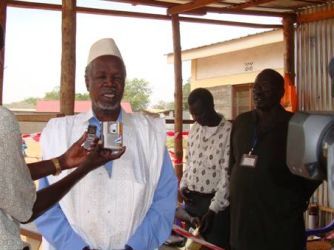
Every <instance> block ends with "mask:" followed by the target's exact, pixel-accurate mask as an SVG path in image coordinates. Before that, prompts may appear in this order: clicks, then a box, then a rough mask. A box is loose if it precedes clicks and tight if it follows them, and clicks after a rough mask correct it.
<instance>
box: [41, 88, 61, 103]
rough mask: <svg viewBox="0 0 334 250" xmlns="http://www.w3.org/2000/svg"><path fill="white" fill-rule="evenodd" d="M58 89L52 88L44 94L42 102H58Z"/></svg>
mask: <svg viewBox="0 0 334 250" xmlns="http://www.w3.org/2000/svg"><path fill="white" fill-rule="evenodd" d="M59 93H60V87H59V86H57V87H54V88H53V90H51V91H50V92H46V93H45V96H44V97H43V100H59V96H60V94H59Z"/></svg>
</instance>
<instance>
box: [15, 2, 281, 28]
mask: <svg viewBox="0 0 334 250" xmlns="http://www.w3.org/2000/svg"><path fill="white" fill-rule="evenodd" d="M9 2H10V3H11V2H12V0H9ZM20 3H24V4H23V5H18V4H16V5H15V7H23V8H30V9H34V8H35V7H41V9H44V10H61V6H60V5H54V4H42V5H40V4H38V5H37V6H35V5H34V4H32V3H29V2H20ZM11 6H12V5H11ZM13 7H14V6H13ZM76 10H77V12H78V13H85V14H95V15H106V16H120V17H131V18H143V19H154V20H167V21H170V20H171V17H170V16H168V15H159V14H148V13H140V12H131V11H118V10H105V9H95V8H87V7H77V8H76ZM179 20H180V21H182V22H191V23H203V24H215V25H230V26H238V27H248V28H268V29H271V28H273V29H275V28H281V27H282V25H276V24H257V23H246V22H232V21H224V20H213V19H205V18H194V17H179Z"/></svg>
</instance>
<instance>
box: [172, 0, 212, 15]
mask: <svg viewBox="0 0 334 250" xmlns="http://www.w3.org/2000/svg"><path fill="white" fill-rule="evenodd" d="M215 2H218V0H196V1H193V2H190V3H185V4H179V5H175V6H173V7H170V8H168V10H167V14H169V15H173V14H181V13H184V12H188V11H191V10H195V9H199V8H202V7H205V6H206V5H208V4H211V3H215Z"/></svg>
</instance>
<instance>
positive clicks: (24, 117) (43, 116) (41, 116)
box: [15, 112, 64, 122]
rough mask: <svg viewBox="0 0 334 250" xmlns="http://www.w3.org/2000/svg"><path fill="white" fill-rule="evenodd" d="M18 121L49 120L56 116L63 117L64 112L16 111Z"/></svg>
mask: <svg viewBox="0 0 334 250" xmlns="http://www.w3.org/2000/svg"><path fill="white" fill-rule="evenodd" d="M15 116H16V119H17V121H19V122H48V121H49V120H50V119H52V118H55V117H62V116H64V114H60V113H49V112H48V113H45V112H34V113H31V114H25V113H17V112H15Z"/></svg>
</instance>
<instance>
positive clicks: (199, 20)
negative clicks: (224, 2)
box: [179, 17, 282, 29]
mask: <svg viewBox="0 0 334 250" xmlns="http://www.w3.org/2000/svg"><path fill="white" fill-rule="evenodd" d="M179 19H180V21H183V22H192V23H204V22H205V23H207V24H216V25H227V26H237V27H247V28H260V29H263V28H264V29H279V28H282V25H281V24H259V23H245V22H232V21H222V20H213V19H203V18H191V17H180V18H179Z"/></svg>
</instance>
